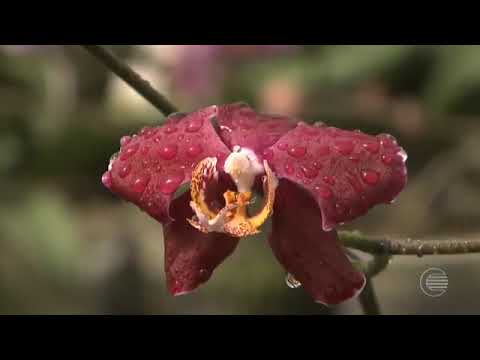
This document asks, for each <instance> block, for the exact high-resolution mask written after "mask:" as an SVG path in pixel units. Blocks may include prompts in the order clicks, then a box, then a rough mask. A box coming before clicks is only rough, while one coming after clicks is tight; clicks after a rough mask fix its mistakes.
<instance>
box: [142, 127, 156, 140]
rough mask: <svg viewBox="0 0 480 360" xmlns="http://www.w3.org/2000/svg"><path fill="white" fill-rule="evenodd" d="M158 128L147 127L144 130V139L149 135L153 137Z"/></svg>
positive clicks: (148, 137)
mask: <svg viewBox="0 0 480 360" xmlns="http://www.w3.org/2000/svg"><path fill="white" fill-rule="evenodd" d="M157 131H158V129H155V128H149V129H148V130H147V131H146V132H145V138H146V139H150V138H151V137H153V135H155V134H156V133H157Z"/></svg>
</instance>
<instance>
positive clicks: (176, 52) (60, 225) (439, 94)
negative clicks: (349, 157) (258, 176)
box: [0, 45, 480, 314]
mask: <svg viewBox="0 0 480 360" xmlns="http://www.w3.org/2000/svg"><path fill="white" fill-rule="evenodd" d="M110 48H111V49H112V50H113V51H114V52H115V53H116V54H117V55H118V56H119V57H121V58H123V59H124V60H125V61H126V62H128V64H130V65H131V66H132V67H133V68H134V69H135V70H136V71H138V72H139V73H140V74H142V76H143V77H145V78H146V79H148V80H149V81H150V82H151V83H152V85H153V86H154V87H155V88H157V89H158V90H159V91H161V92H162V93H164V94H165V95H166V96H167V97H168V98H170V99H171V100H172V102H174V103H175V104H176V105H177V106H178V107H179V108H180V109H181V110H182V111H190V110H194V109H196V108H198V107H202V106H205V105H210V104H219V103H228V102H235V101H245V102H248V103H249V104H250V105H252V106H254V107H255V108H256V109H257V110H259V111H263V112H270V113H280V114H288V115H292V116H297V117H301V118H303V119H305V121H309V122H310V121H311V122H313V121H323V122H325V123H327V124H329V125H332V126H337V127H341V128H346V129H361V130H362V131H365V132H368V133H373V134H375V133H381V132H388V133H391V134H393V135H394V136H395V137H396V138H397V139H398V140H399V143H400V144H402V145H403V146H404V148H405V149H406V151H407V152H408V155H409V158H408V168H409V183H408V186H407V188H406V189H405V191H404V192H403V193H402V194H401V195H400V196H399V198H398V200H397V201H396V202H395V204H393V205H389V206H378V207H377V208H375V209H373V210H372V211H370V212H369V214H368V215H367V216H365V217H363V218H361V219H358V220H356V221H354V222H353V223H351V224H348V226H346V227H345V229H359V230H361V231H363V232H365V233H369V234H374V235H391V236H393V235H398V236H403V237H411V238H419V237H423V236H428V237H430V238H432V237H433V238H443V237H445V236H450V237H468V238H476V237H478V236H480V208H479V207H478V203H479V196H480V187H479V185H480V171H479V170H480V157H479V156H478V155H479V150H478V149H479V146H480V47H479V46H291V45H246V46H233V45H228V46H227V45H217V46H211V45H208V46H206V45H205V46H200V45H198V46H197V45H195V46H177V45H168V46H167V45H155V46H110ZM0 99H1V102H0V185H1V187H0V196H1V198H0V199H1V201H0V313H1V314H72V313H73V314H361V313H362V311H363V310H362V307H361V306H360V304H359V302H358V301H356V300H352V301H349V302H347V303H345V304H344V305H341V306H339V307H335V308H330V309H327V308H325V307H323V306H321V305H318V304H315V303H313V302H312V301H311V299H310V298H309V296H308V295H306V294H305V293H304V292H303V290H301V288H300V289H290V288H289V287H287V286H286V284H285V280H284V277H285V273H284V271H283V269H282V268H281V266H280V265H278V264H277V262H276V260H275V258H274V257H273V255H272V254H271V251H270V249H269V246H268V244H267V242H266V241H265V238H264V236H258V237H255V238H249V239H245V240H244V241H242V242H241V244H240V246H239V247H238V248H237V251H235V253H234V254H233V256H231V257H230V258H228V259H227V260H226V261H225V262H224V264H223V265H222V266H220V267H219V268H218V269H217V270H216V272H215V273H214V275H213V277H212V279H211V280H210V281H209V282H208V283H207V284H205V285H204V286H202V287H201V288H199V289H198V290H197V291H196V292H194V293H192V294H190V295H187V296H183V297H178V298H172V297H171V296H170V295H168V293H167V291H166V288H165V281H164V280H165V278H164V272H163V239H162V227H161V225H160V224H159V223H157V222H156V221H155V220H153V219H151V218H150V217H148V216H147V215H146V214H145V213H142V212H141V211H139V210H138V209H137V208H136V207H135V206H133V205H131V204H128V203H126V202H123V201H121V200H119V199H118V198H116V197H114V196H112V195H111V194H110V193H109V192H108V191H107V190H106V189H105V188H104V187H103V186H102V184H101V181H100V178H101V175H102V174H103V172H104V171H105V170H106V168H107V165H108V160H109V158H110V156H111V155H112V154H113V153H114V152H116V151H117V150H118V148H119V139H120V137H121V136H123V135H125V134H129V133H131V132H134V131H137V130H138V129H139V128H141V127H143V126H147V125H155V124H159V123H161V122H162V120H163V116H162V115H161V114H160V113H159V112H158V111H157V110H156V109H154V108H153V107H152V106H151V105H150V104H149V103H147V102H146V101H145V100H144V99H143V98H141V97H140V96H139V95H137V94H136V93H135V92H134V91H133V90H132V89H130V88H129V87H128V86H127V85H126V84H125V83H123V82H122V81H121V80H120V79H118V78H117V77H116V76H115V75H113V74H112V73H111V72H109V71H108V70H107V69H106V68H104V67H103V65H102V64H100V63H98V62H97V60H96V59H94V58H92V57H91V56H90V55H89V54H88V53H87V52H85V51H84V50H83V49H82V48H80V47H76V46H54V45H48V46H46V45H43V46H39V45H35V46H34V45H2V46H0ZM479 260H480V256H479V255H475V254H465V255H455V256H445V255H443V256H442V255H438V256H424V257H421V258H417V257H415V256H395V257H393V258H392V260H391V262H390V263H389V264H388V266H387V268H386V269H385V270H384V271H383V272H382V273H380V274H379V275H377V276H376V277H375V278H373V286H374V289H375V291H376V295H377V298H378V302H379V305H380V309H381V312H382V313H384V314H469V313H480V302H479V301H477V299H478V298H479V296H480V285H479V282H478V276H479V271H480V264H479ZM431 266H438V267H441V268H442V269H444V270H445V271H446V272H447V274H448V276H449V288H448V291H447V293H446V294H444V295H443V296H442V297H439V298H429V297H426V296H425V295H423V293H422V292H421V291H420V289H419V276H420V274H421V273H422V272H423V271H425V270H426V269H427V268H429V267H431Z"/></svg>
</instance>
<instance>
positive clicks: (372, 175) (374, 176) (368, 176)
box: [362, 170, 380, 185]
mask: <svg viewBox="0 0 480 360" xmlns="http://www.w3.org/2000/svg"><path fill="white" fill-rule="evenodd" d="M362 180H363V181H364V182H365V183H367V184H368V185H376V184H377V183H378V181H379V180H380V175H379V174H378V172H376V171H374V170H364V171H362Z"/></svg>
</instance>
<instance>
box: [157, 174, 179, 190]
mask: <svg viewBox="0 0 480 360" xmlns="http://www.w3.org/2000/svg"><path fill="white" fill-rule="evenodd" d="M184 177H185V175H184V174H183V172H180V171H178V172H175V173H172V174H169V175H167V177H165V178H164V179H163V180H162V181H161V182H160V183H159V184H158V190H159V191H160V192H161V193H163V194H165V195H170V194H173V193H174V192H175V191H176V190H177V189H178V187H179V186H180V185H181V183H182V181H183V179H184Z"/></svg>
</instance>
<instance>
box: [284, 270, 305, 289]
mask: <svg viewBox="0 0 480 360" xmlns="http://www.w3.org/2000/svg"><path fill="white" fill-rule="evenodd" d="M285 284H287V286H288V287H289V288H290V289H297V288H299V287H300V286H302V283H301V282H300V281H298V280H297V279H295V278H294V277H293V275H292V274H290V273H288V274H287V275H286V276H285Z"/></svg>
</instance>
